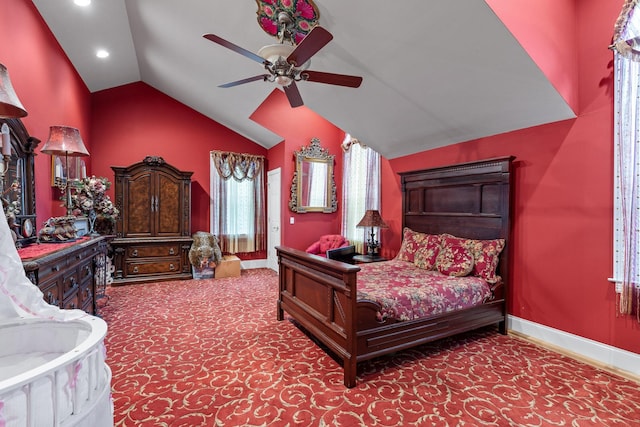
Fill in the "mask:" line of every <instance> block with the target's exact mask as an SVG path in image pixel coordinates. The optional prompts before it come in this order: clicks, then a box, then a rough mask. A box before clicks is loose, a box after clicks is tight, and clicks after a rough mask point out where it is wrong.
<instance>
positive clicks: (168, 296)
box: [100, 269, 640, 427]
mask: <svg viewBox="0 0 640 427" xmlns="http://www.w3.org/2000/svg"><path fill="white" fill-rule="evenodd" d="M108 294H109V300H108V303H107V305H106V306H105V307H103V308H102V309H101V311H100V313H101V315H102V316H103V317H104V319H105V320H106V321H107V323H108V324H109V333H108V335H107V340H106V344H107V354H108V359H107V362H108V363H109V366H110V367H111V369H112V370H113V382H112V388H113V399H114V407H115V421H116V425H117V426H393V427H395V426H410V425H418V426H478V425H483V426H485V425H486V426H633V425H640V422H639V421H638V420H640V385H639V384H637V383H635V382H633V381H629V380H627V379H624V378H620V377H617V376H615V375H613V374H611V373H608V372H605V371H602V370H598V369H596V368H593V367H591V366H589V365H586V364H583V363H580V362H577V361H574V360H572V359H570V358H567V357H564V356H561V355H558V354H556V353H554V352H551V351H549V350H546V349H543V348H540V347H537V346H535V345H534V344H531V343H529V342H526V341H523V340H520V339H518V338H515V337H512V336H503V335H500V334H498V333H497V332H495V331H494V330H493V329H485V330H481V331H479V332H476V333H472V334H466V335H463V336H459V337H456V338H455V339H450V340H444V341H441V342H438V343H435V344H431V345H424V346H421V347H418V348H415V349H412V350H408V351H403V352H399V353H396V354H394V355H391V356H388V357H382V358H379V359H376V360H373V361H370V362H365V363H362V364H361V365H359V369H358V385H357V386H356V387H355V388H353V389H346V388H345V387H344V386H343V384H342V368H341V367H340V366H339V365H338V364H337V363H336V362H335V361H334V360H333V359H332V358H331V357H330V356H329V355H328V354H327V353H326V352H324V351H323V350H322V349H320V348H319V347H318V346H317V345H316V344H314V343H313V341H311V340H310V339H309V338H308V337H307V336H306V335H305V334H304V333H303V332H301V331H300V329H298V328H297V327H296V326H295V325H294V324H293V323H292V322H291V321H286V320H285V321H283V322H278V321H276V299H277V275H276V273H274V272H272V271H271V270H262V269H260V270H249V271H243V272H242V277H240V278H227V279H209V280H187V281H175V282H161V283H157V284H147V285H131V286H120V287H112V288H109V289H108Z"/></svg>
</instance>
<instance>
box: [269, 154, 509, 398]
mask: <svg viewBox="0 0 640 427" xmlns="http://www.w3.org/2000/svg"><path fill="white" fill-rule="evenodd" d="M512 160H513V158H512V157H504V158H495V159H489V160H484V161H477V162H471V163H463V164H457V165H452V166H446V167H438V168H432V169H425V170H421V171H413V172H404V173H401V174H400V176H401V181H402V204H403V209H402V225H403V228H404V227H409V228H411V229H412V230H414V231H418V232H423V233H429V234H442V233H449V234H452V235H454V236H459V237H465V238H469V239H482V240H487V239H505V247H504V249H503V250H502V252H501V254H500V261H499V264H498V270H497V272H498V274H499V275H500V276H501V277H502V279H503V280H502V282H501V285H500V286H498V287H497V289H496V290H495V298H494V299H493V300H491V301H489V302H487V303H484V304H482V305H480V306H475V307H472V308H468V309H464V310H458V311H453V312H448V313H444V314H441V315H435V316H431V317H427V318H421V319H417V320H409V321H402V322H399V321H395V320H393V319H386V320H384V321H379V320H378V318H377V316H376V313H377V312H378V311H379V310H380V307H379V306H378V305H377V304H375V303H373V302H370V301H358V300H357V298H356V296H357V279H358V271H359V270H360V268H359V267H358V266H357V265H350V264H346V263H343V262H339V261H334V260H331V259H326V258H322V257H319V256H315V255H310V254H307V253H306V252H303V251H300V250H297V249H291V248H286V247H278V248H276V249H277V253H278V260H279V295H278V309H277V311H278V313H277V316H278V320H283V319H284V318H285V312H286V313H288V314H289V315H290V316H291V317H292V318H293V319H295V321H297V322H298V323H299V324H300V325H301V327H303V328H304V329H306V330H307V331H308V332H309V333H310V334H311V335H313V336H314V337H315V338H317V339H318V340H319V341H320V342H322V343H323V344H324V345H326V346H327V347H328V348H329V349H330V350H331V351H333V352H334V353H335V354H336V355H337V356H338V357H340V358H341V359H342V360H343V367H344V384H345V386H347V387H354V386H355V385H356V368H357V363H358V362H361V361H364V360H368V359H371V358H374V357H378V356H382V355H385V354H389V353H393V352H396V351H398V350H403V349H406V348H410V347H414V346H416V345H420V344H423V343H427V342H430V341H434V340H438V339H441V338H445V337H448V336H451V335H455V334H458V333H461V332H466V331H470V330H473V329H477V328H480V327H483V326H487V325H491V324H497V325H498V328H499V330H500V332H501V333H506V322H505V319H506V298H507V295H508V293H507V285H508V282H509V274H508V267H509V252H510V246H511V245H510V244H509V235H510V212H511V200H512V197H511V180H512V173H511V169H512V168H511V165H512Z"/></svg>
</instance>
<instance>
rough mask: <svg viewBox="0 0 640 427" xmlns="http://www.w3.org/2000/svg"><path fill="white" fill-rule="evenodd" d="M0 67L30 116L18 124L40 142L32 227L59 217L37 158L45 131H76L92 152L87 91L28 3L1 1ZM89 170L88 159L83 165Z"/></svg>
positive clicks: (42, 158)
mask: <svg viewBox="0 0 640 427" xmlns="http://www.w3.org/2000/svg"><path fill="white" fill-rule="evenodd" d="M0 40H2V43H0V62H1V63H3V64H4V65H5V66H6V67H7V69H8V70H9V74H10V76H11V82H12V83H13V88H14V89H15V91H16V93H17V94H18V98H20V101H21V102H22V104H23V105H24V107H25V109H26V110H27V112H28V113H29V115H28V116H27V117H25V118H23V119H22V122H23V123H24V125H25V127H26V128H27V131H28V132H29V134H30V135H31V136H34V137H36V138H38V139H40V140H41V142H40V144H39V145H38V147H37V148H36V153H37V154H38V155H37V156H36V159H35V172H36V173H35V180H36V187H37V191H36V210H37V215H38V219H37V225H38V227H37V228H38V229H40V228H41V227H40V224H42V222H43V221H44V220H45V219H47V218H49V217H50V216H52V215H59V214H63V213H64V210H63V209H62V208H61V207H60V203H61V202H60V200H59V197H60V195H61V194H60V192H59V190H57V189H55V188H51V184H50V183H51V157H50V156H48V155H45V154H39V153H40V149H41V148H42V146H43V145H44V143H45V142H46V140H47V138H48V136H49V127H50V126H52V125H64V126H72V127H76V128H78V129H79V130H80V134H81V135H82V137H83V139H84V142H85V145H86V146H87V149H88V150H89V152H91V151H92V141H91V132H90V130H91V129H90V126H89V116H90V108H89V99H90V95H89V91H88V90H87V87H86V85H85V84H84V82H83V81H82V80H81V79H80V78H79V77H78V75H77V73H76V72H75V69H74V68H73V67H72V66H71V64H70V62H69V60H68V59H67V57H66V56H65V55H64V53H63V52H62V50H61V49H60V46H59V44H58V42H57V41H56V40H55V38H54V37H53V35H52V34H51V32H50V31H49V28H48V27H47V26H46V24H45V23H44V21H43V20H42V18H41V17H40V14H39V13H38V11H37V9H36V8H35V6H34V5H33V3H32V2H30V1H24V0H2V13H0ZM87 163H88V165H90V164H91V159H88V162H87Z"/></svg>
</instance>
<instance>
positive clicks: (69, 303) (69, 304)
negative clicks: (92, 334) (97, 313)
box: [62, 292, 82, 309]
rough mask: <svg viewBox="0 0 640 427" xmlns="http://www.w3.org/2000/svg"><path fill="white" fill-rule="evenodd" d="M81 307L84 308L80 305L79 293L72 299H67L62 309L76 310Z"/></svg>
mask: <svg viewBox="0 0 640 427" xmlns="http://www.w3.org/2000/svg"><path fill="white" fill-rule="evenodd" d="M80 307H82V305H80V294H79V293H78V292H76V293H75V294H73V295H71V296H70V297H67V298H66V299H65V300H64V304H62V308H65V309H74V308H80Z"/></svg>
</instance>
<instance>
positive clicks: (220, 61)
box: [33, 0, 574, 158]
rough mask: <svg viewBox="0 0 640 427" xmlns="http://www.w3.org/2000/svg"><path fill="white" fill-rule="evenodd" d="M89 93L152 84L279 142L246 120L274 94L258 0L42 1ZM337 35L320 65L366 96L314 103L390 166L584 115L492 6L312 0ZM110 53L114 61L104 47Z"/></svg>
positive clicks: (337, 95) (308, 89) (335, 95)
mask: <svg viewBox="0 0 640 427" xmlns="http://www.w3.org/2000/svg"><path fill="white" fill-rule="evenodd" d="M33 3H34V4H35V5H36V7H37V8H38V10H39V11H40V13H41V15H42V16H43V18H44V20H45V21H46V22H47V24H48V25H49V27H50V28H51V31H52V32H53V34H54V35H55V37H56V38H57V39H58V41H59V42H60V45H61V46H62V48H63V49H64V51H65V52H66V54H67V55H68V56H69V58H70V60H71V62H72V63H73V64H74V66H75V67H76V69H77V70H78V73H79V74H80V76H81V77H82V79H83V80H84V82H85V83H86V84H87V87H88V88H89V90H90V91H91V92H95V91H100V90H103V89H108V88H112V87H116V86H120V85H124V84H127V83H131V82H137V81H143V82H145V83H147V84H149V85H150V86H152V87H154V88H156V89H157V90H159V91H161V92H163V93H165V94H167V95H168V96H170V97H172V98H175V99H176V100H178V101H180V102H182V103H183V104H185V105H187V106H189V107H191V108H193V109H195V110H197V111H199V112H200V113H202V114H204V115H205V116H208V117H210V118H211V119H213V120H215V121H217V122H219V123H222V124H224V125H225V126H227V127H229V128H231V129H233V130H234V131H236V132H238V133H240V134H242V135H244V136H245V137H247V138H249V139H251V140H253V141H255V142H256V143H258V144H259V145H261V146H263V147H266V148H271V147H272V146H274V145H275V144H277V143H279V142H280V141H281V140H282V137H281V136H279V135H275V134H274V133H272V132H271V131H269V130H268V129H265V128H264V127H262V126H260V125H258V124H257V123H255V122H253V121H252V120H251V119H250V118H249V116H250V115H251V114H252V113H253V112H254V110H255V109H256V108H258V106H259V105H260V104H261V103H262V101H263V100H264V99H265V98H266V97H267V96H268V95H269V93H271V91H272V90H273V89H274V84H273V83H269V82H261V81H256V82H252V83H248V84H245V85H241V86H236V87H233V88H228V89H223V88H218V87H216V86H217V85H219V84H222V83H228V82H231V81H235V80H239V79H242V78H245V77H251V76H254V75H257V74H262V72H263V71H264V70H263V69H262V68H261V66H260V64H258V63H256V62H254V61H251V60H249V59H248V58H245V57H244V56H241V55H239V54H237V53H235V52H233V51H231V50H229V49H226V48H223V47H221V46H219V45H217V44H215V43H212V42H210V41H208V40H206V39H204V38H203V37H202V35H203V34H205V33H213V34H216V35H218V36H220V37H222V38H224V39H226V40H229V41H231V42H233V43H235V44H236V45H239V46H241V47H243V48H245V49H247V50H249V51H251V52H257V51H258V50H259V49H260V47H262V46H264V45H267V44H272V43H274V42H275V39H274V38H272V37H270V36H268V35H267V34H266V33H265V32H264V31H263V30H262V29H261V28H260V27H259V26H258V23H257V20H256V11H257V5H256V2H255V0H242V1H240V0H235V1H220V0H180V1H177V0H93V2H92V5H91V6H90V7H86V8H81V7H78V6H76V5H74V4H73V0H33ZM315 3H316V5H317V6H318V9H319V10H320V21H319V22H320V25H321V26H323V27H325V28H326V29H327V30H328V31H329V32H330V33H332V34H333V36H334V39H333V40H332V41H331V42H330V43H329V44H328V45H326V46H325V47H324V48H323V49H321V50H320V51H319V52H318V53H317V54H316V55H315V56H314V57H313V58H312V60H311V67H310V69H313V70H316V71H327V72H333V73H339V74H351V75H359V76H362V77H363V78H364V81H363V83H362V85H361V86H360V88H358V89H353V88H346V87H340V86H332V85H326V84H321V83H312V82H300V83H298V88H299V89H300V93H301V94H302V98H303V100H304V102H305V105H306V106H307V107H308V108H311V109H312V110H314V111H315V112H316V113H318V114H320V115H322V116H323V117H325V118H326V119H327V120H329V121H331V122H332V123H334V124H335V125H336V126H338V127H339V128H341V129H343V130H344V131H346V132H349V133H351V134H352V135H353V136H355V137H357V138H358V139H360V140H361V141H362V142H364V143H365V144H367V145H369V146H371V147H373V148H375V149H376V150H377V151H378V152H380V154H382V155H383V156H385V157H387V158H394V157H398V156H402V155H407V154H412V153H416V152H420V151H424V150H427V149H431V148H436V147H441V146H445V145H449V144H453V143H458V142H462V141H467V140H471V139H475V138H480V137H485V136H490V135H496V134H499V133H504V132H507V131H511V130H514V129H521V128H525V127H530V126H535V125H539V124H543V123H550V122H554V121H558V120H564V119H567V118H571V117H574V113H573V112H572V111H571V109H570V108H569V106H568V105H567V104H566V102H565V101H564V100H563V98H562V97H561V96H560V95H559V94H558V92H557V91H556V90H555V89H554V87H553V86H552V85H551V83H550V82H549V81H548V80H547V79H546V78H545V76H544V75H543V74H542V72H541V71H540V70H539V68H538V67H537V66H536V65H535V63H534V62H533V61H532V60H531V58H530V57H529V56H528V55H527V54H526V52H525V51H524V50H523V49H522V47H521V46H520V44H519V43H518V41H517V40H516V39H515V38H514V37H513V36H512V35H511V33H510V32H509V31H508V30H507V28H506V27H505V26H504V25H503V24H502V22H501V21H500V20H499V19H498V18H497V17H496V15H495V14H494V13H493V11H492V10H491V9H490V8H489V6H488V5H487V4H486V3H485V2H484V1H479V0H474V1H452V0H405V1H402V2H393V3H391V2H388V1H385V2H382V1H380V0H348V1H344V0H316V1H315ZM98 48H105V49H108V50H109V51H110V52H111V55H110V57H109V58H108V59H106V60H101V59H98V58H96V56H95V51H96V50H97V49H98Z"/></svg>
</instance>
